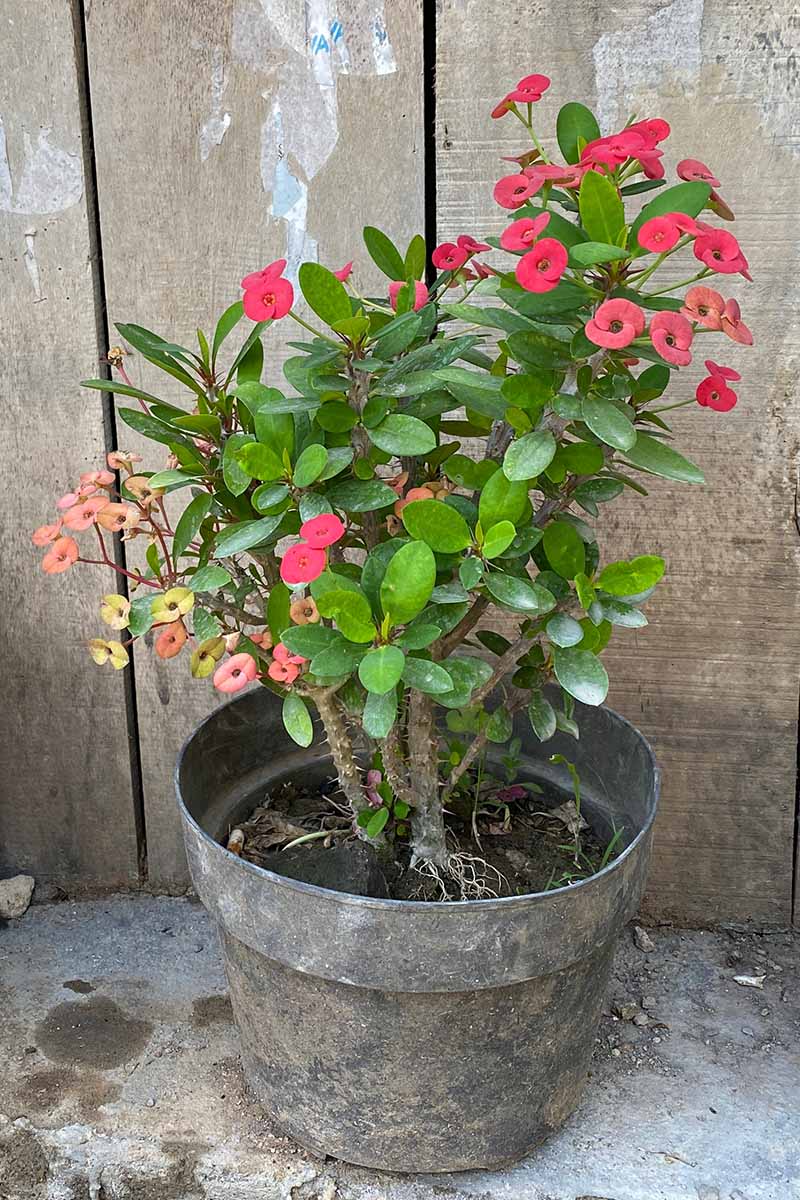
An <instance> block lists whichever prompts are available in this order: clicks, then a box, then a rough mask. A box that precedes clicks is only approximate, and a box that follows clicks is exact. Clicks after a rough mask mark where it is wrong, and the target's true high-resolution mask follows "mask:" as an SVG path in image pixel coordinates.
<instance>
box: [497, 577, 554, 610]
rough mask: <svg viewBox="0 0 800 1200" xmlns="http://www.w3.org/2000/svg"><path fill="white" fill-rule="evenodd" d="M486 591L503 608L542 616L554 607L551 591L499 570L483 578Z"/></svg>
mask: <svg viewBox="0 0 800 1200" xmlns="http://www.w3.org/2000/svg"><path fill="white" fill-rule="evenodd" d="M485 583H486V588H487V591H488V592H489V593H490V595H491V596H492V597H493V598H494V599H495V600H496V601H497V603H498V604H502V606H503V607H504V608H510V609H512V611H513V612H524V613H528V614H531V613H535V614H536V615H537V616H543V615H544V613H547V612H550V610H551V609H553V608H555V606H556V600H555V596H553V594H552V592H548V590H547V588H543V587H542V586H541V584H538V583H531V582H530V581H526V580H524V579H518V578H517V576H516V575H505V574H503V573H502V572H501V571H492V572H491V574H489V575H487V576H486V579H485Z"/></svg>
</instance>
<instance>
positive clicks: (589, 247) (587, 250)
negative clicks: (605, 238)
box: [569, 242, 630, 267]
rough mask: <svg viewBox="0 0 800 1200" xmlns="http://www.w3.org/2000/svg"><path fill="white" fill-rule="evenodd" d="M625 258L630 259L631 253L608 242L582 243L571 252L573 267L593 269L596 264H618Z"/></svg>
mask: <svg viewBox="0 0 800 1200" xmlns="http://www.w3.org/2000/svg"><path fill="white" fill-rule="evenodd" d="M623 258H630V252H629V251H628V250H621V249H620V247H619V246H611V245H609V244H608V242H580V243H579V244H578V245H577V246H573V247H572V249H571V250H570V252H569V264H570V266H571V267H593V266H594V265H595V264H596V263H606V262H616V261H617V260H618V259H623Z"/></svg>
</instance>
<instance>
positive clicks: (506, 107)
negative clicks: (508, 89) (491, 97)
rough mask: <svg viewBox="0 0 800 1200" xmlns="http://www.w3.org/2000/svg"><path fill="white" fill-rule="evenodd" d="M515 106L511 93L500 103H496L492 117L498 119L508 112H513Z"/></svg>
mask: <svg viewBox="0 0 800 1200" xmlns="http://www.w3.org/2000/svg"><path fill="white" fill-rule="evenodd" d="M513 107H514V101H513V100H512V99H511V95H510V94H509V95H508V96H504V97H503V99H502V100H501V101H499V103H498V104H495V106H494V108H493V109H492V112H491V116H492V119H493V120H494V121H496V120H498V118H500V117H504V116H505V115H506V113H509V112H511V110H512V109H513Z"/></svg>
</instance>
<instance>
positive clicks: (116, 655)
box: [89, 638, 130, 671]
mask: <svg viewBox="0 0 800 1200" xmlns="http://www.w3.org/2000/svg"><path fill="white" fill-rule="evenodd" d="M89 653H90V654H91V656H92V658H93V659H94V661H95V662H96V663H97V664H98V665H99V666H101V667H102V665H103V663H107V662H108V663H111V665H112V667H113V668H114V670H115V671H121V670H122V668H123V667H127V665H128V663H129V662H130V658H129V657H128V651H127V650H126V649H125V647H124V646H123V644H122V642H107V641H105V640H104V639H103V638H92V640H91V641H90V642H89Z"/></svg>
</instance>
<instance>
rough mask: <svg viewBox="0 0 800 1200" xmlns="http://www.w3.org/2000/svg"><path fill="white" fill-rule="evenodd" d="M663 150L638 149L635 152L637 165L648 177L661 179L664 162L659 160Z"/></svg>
mask: <svg viewBox="0 0 800 1200" xmlns="http://www.w3.org/2000/svg"><path fill="white" fill-rule="evenodd" d="M663 153H664V152H663V150H640V151H639V152H638V154H636V156H635V157H636V158H638V160H639V165H640V167H641V168H642V170H643V171H644V173H645V175H646V177H647V178H648V179H663V178H664V164H663V162H662V161H661V159H662V157H663Z"/></svg>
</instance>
